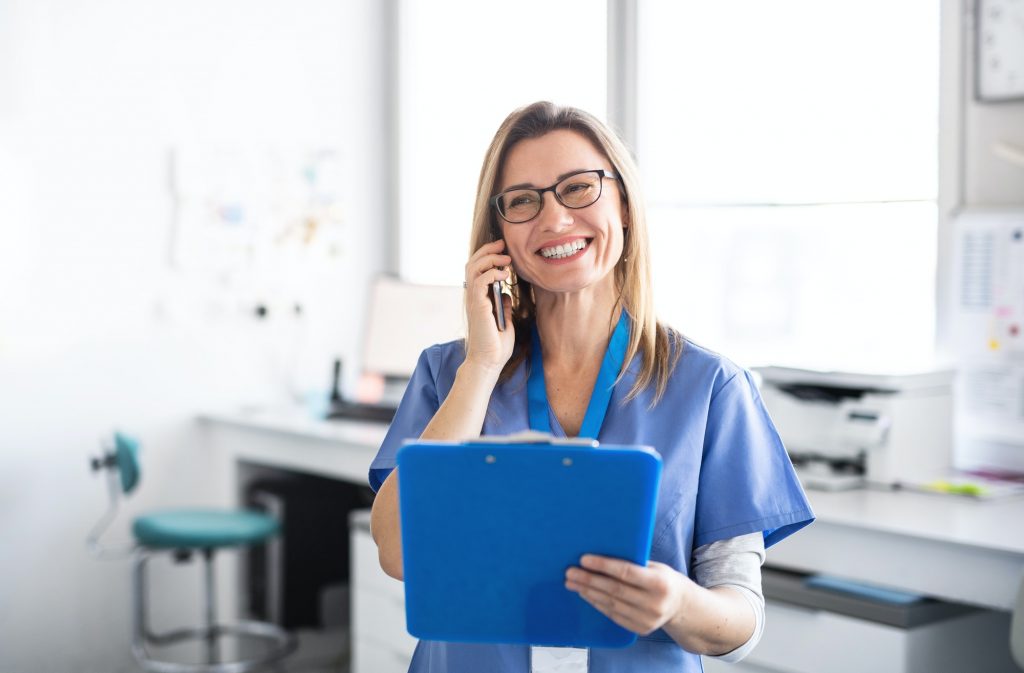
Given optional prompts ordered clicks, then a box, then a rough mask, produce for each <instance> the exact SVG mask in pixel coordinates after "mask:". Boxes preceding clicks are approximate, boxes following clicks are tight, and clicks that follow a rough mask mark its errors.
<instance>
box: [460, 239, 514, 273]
mask: <svg viewBox="0 0 1024 673" xmlns="http://www.w3.org/2000/svg"><path fill="white" fill-rule="evenodd" d="M504 249H505V241H503V240H501V239H498V240H497V241H491V242H490V243H485V244H484V245H482V246H480V248H479V249H478V250H477V251H476V252H474V253H473V254H472V255H471V256H470V258H469V261H468V262H466V281H467V282H472V281H473V279H474V278H476V277H477V276H478V275H479V274H481V273H483V272H484V271H486V270H488V269H490V268H493V267H496V266H508V265H509V264H511V263H512V258H511V257H510V256H508V255H505V254H502V251H503V250H504Z"/></svg>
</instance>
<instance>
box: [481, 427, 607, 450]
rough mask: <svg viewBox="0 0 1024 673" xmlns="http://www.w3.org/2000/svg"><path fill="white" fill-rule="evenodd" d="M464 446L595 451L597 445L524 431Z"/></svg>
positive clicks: (490, 437) (575, 439)
mask: <svg viewBox="0 0 1024 673" xmlns="http://www.w3.org/2000/svg"><path fill="white" fill-rule="evenodd" d="M463 443H464V444H548V445H550V446H581V447H588V448H594V449H596V448H597V447H598V446H599V444H598V441H597V440H596V439H590V438H589V437H555V436H554V435H552V434H551V433H549V432H538V431H536V430H525V431H523V432H516V433H513V434H511V435H485V436H483V437H477V438H476V439H470V440H468V441H466V442H463Z"/></svg>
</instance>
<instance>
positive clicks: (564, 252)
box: [537, 238, 591, 259]
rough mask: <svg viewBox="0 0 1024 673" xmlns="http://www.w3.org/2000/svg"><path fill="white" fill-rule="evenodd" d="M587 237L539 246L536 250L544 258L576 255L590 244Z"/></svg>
mask: <svg viewBox="0 0 1024 673" xmlns="http://www.w3.org/2000/svg"><path fill="white" fill-rule="evenodd" d="M590 240H591V239H589V238H578V239H576V240H575V241H572V242H570V243H566V244H565V245H555V246H552V247H550V248H541V249H540V250H538V251H537V254H538V255H540V256H541V257H543V258H545V259H565V258H566V257H572V256H574V255H578V254H580V253H581V252H583V251H584V250H586V249H587V246H589V245H590Z"/></svg>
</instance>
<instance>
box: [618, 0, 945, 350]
mask: <svg viewBox="0 0 1024 673" xmlns="http://www.w3.org/2000/svg"><path fill="white" fill-rule="evenodd" d="M938 11H939V7H938V5H937V4H936V3H934V2H931V1H930V0H910V1H908V2H901V3H890V2H883V1H882V0H865V1H864V2H857V3H837V2H820V1H817V2H815V1H813V0H780V1H779V2H771V3H765V2H759V1H757V0H740V1H739V2H733V3H708V2H697V1H695V0H682V1H680V2H674V3H640V5H639V13H638V25H639V28H638V31H639V36H638V40H637V43H638V45H639V53H638V62H639V72H638V79H637V90H638V102H637V154H638V159H639V162H640V168H641V172H642V174H643V176H644V184H645V186H646V188H647V193H646V198H647V200H648V204H649V217H650V226H651V240H652V247H653V249H654V250H655V260H654V264H655V266H654V273H655V292H656V297H655V300H656V302H657V306H658V311H659V313H660V315H661V317H662V318H663V319H665V320H667V321H668V322H669V323H670V324H672V325H673V326H675V327H676V328H678V329H679V330H681V331H682V332H683V333H684V334H686V335H688V336H690V337H691V338H693V339H694V340H695V341H697V342H698V343H703V344H705V345H707V346H709V347H711V348H713V349H715V350H720V351H722V352H723V353H724V354H726V355H728V356H730V357H732V358H733V359H735V360H737V361H738V362H740V363H741V364H743V365H748V366H749V365H756V364H767V363H771V364H783V365H786V364H788V365H793V366H809V367H827V368H832V369H855V370H857V369H860V370H874V369H882V368H898V369H911V368H914V367H924V366H927V365H928V364H929V362H930V360H931V355H932V351H933V342H934V326H933V325H934V286H935V282H934V275H935V263H936V252H935V251H936V229H937V220H938V216H937V208H936V191H937V182H938V81H939V72H938V68H939V26H938Z"/></svg>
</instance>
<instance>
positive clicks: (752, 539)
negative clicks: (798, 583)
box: [691, 532, 765, 662]
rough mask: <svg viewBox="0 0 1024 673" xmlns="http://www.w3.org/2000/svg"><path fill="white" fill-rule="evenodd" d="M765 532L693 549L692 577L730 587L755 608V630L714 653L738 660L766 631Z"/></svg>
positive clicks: (704, 584)
mask: <svg viewBox="0 0 1024 673" xmlns="http://www.w3.org/2000/svg"><path fill="white" fill-rule="evenodd" d="M764 558H765V551H764V536H763V534H762V533H760V532H758V533H750V534H749V535H740V536H737V537H734V538H729V539H728V540H719V541H718V542H712V543H710V544H706V545H703V546H700V547H698V548H697V549H695V550H694V552H693V563H692V565H691V567H692V568H693V578H694V581H695V582H696V583H697V584H699V585H701V586H702V587H705V588H708V589H710V588H711V587H717V586H727V587H730V588H732V589H733V590H735V591H737V592H738V593H739V594H740V595H742V596H743V597H744V598H746V599H747V602H748V603H750V607H751V609H753V611H754V632H753V633H752V634H751V635H750V638H749V639H748V640H747V642H745V643H743V644H742V645H740V646H739V647H737V648H736V649H735V650H732V651H731V652H726V653H725V654H720V655H717V656H712V657H711V658H712V659H718V660H721V661H727V662H737V661H740V660H741V659H743V658H744V657H745V656H747V655H748V654H750V651H751V650H753V649H754V647H755V646H756V645H757V643H758V641H760V640H761V634H762V633H763V632H764V594H763V593H762V591H761V565H762V564H763V563H764Z"/></svg>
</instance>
